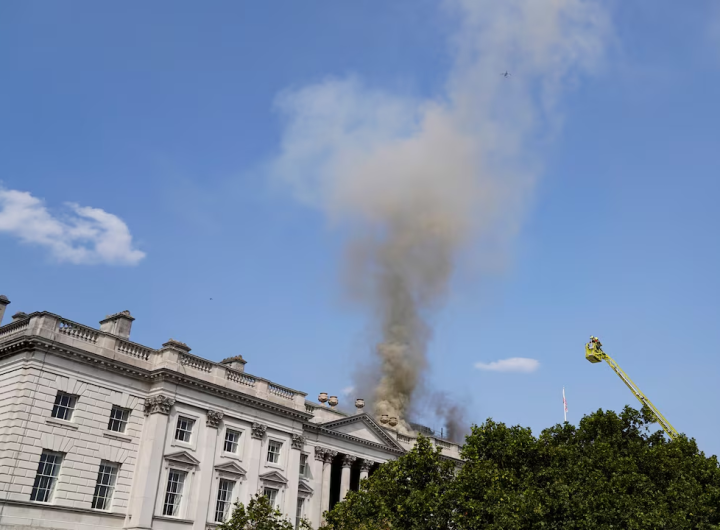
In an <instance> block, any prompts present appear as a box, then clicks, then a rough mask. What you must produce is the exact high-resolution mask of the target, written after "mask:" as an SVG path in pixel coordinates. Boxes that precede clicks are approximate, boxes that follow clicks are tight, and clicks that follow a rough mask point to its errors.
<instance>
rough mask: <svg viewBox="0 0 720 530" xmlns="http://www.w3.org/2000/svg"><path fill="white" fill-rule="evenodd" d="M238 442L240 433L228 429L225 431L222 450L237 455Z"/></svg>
mask: <svg viewBox="0 0 720 530" xmlns="http://www.w3.org/2000/svg"><path fill="white" fill-rule="evenodd" d="M239 442H240V433H239V432H238V431H233V430H231V429H228V430H226V431H225V446H224V448H223V450H224V451H225V452H226V453H233V454H235V453H237V451H238V444H239Z"/></svg>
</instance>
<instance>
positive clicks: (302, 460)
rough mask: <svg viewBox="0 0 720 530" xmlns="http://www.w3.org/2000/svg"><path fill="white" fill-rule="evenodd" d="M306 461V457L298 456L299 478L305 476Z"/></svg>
mask: <svg viewBox="0 0 720 530" xmlns="http://www.w3.org/2000/svg"><path fill="white" fill-rule="evenodd" d="M307 459H308V455H300V476H301V477H304V476H306V475H307Z"/></svg>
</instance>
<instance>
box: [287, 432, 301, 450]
mask: <svg viewBox="0 0 720 530" xmlns="http://www.w3.org/2000/svg"><path fill="white" fill-rule="evenodd" d="M290 444H291V445H292V448H293V449H301V450H302V448H303V446H304V445H305V437H304V436H303V435H302V434H293V435H292V441H291V442H290Z"/></svg>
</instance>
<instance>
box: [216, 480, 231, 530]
mask: <svg viewBox="0 0 720 530" xmlns="http://www.w3.org/2000/svg"><path fill="white" fill-rule="evenodd" d="M234 487H235V482H233V481H231V480H224V479H221V480H220V485H219V486H218V496H217V503H216V505H215V522H218V523H221V522H223V521H225V519H226V518H227V516H228V514H229V513H230V502H231V499H232V492H233V488H234Z"/></svg>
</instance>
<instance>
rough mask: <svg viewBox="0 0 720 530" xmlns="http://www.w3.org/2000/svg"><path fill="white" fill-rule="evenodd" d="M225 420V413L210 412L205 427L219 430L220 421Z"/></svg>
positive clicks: (206, 417)
mask: <svg viewBox="0 0 720 530" xmlns="http://www.w3.org/2000/svg"><path fill="white" fill-rule="evenodd" d="M222 419H223V412H222V411H221V410H208V411H207V416H205V425H207V426H208V427H212V428H213V429H217V428H218V427H219V426H220V420H222Z"/></svg>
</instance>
